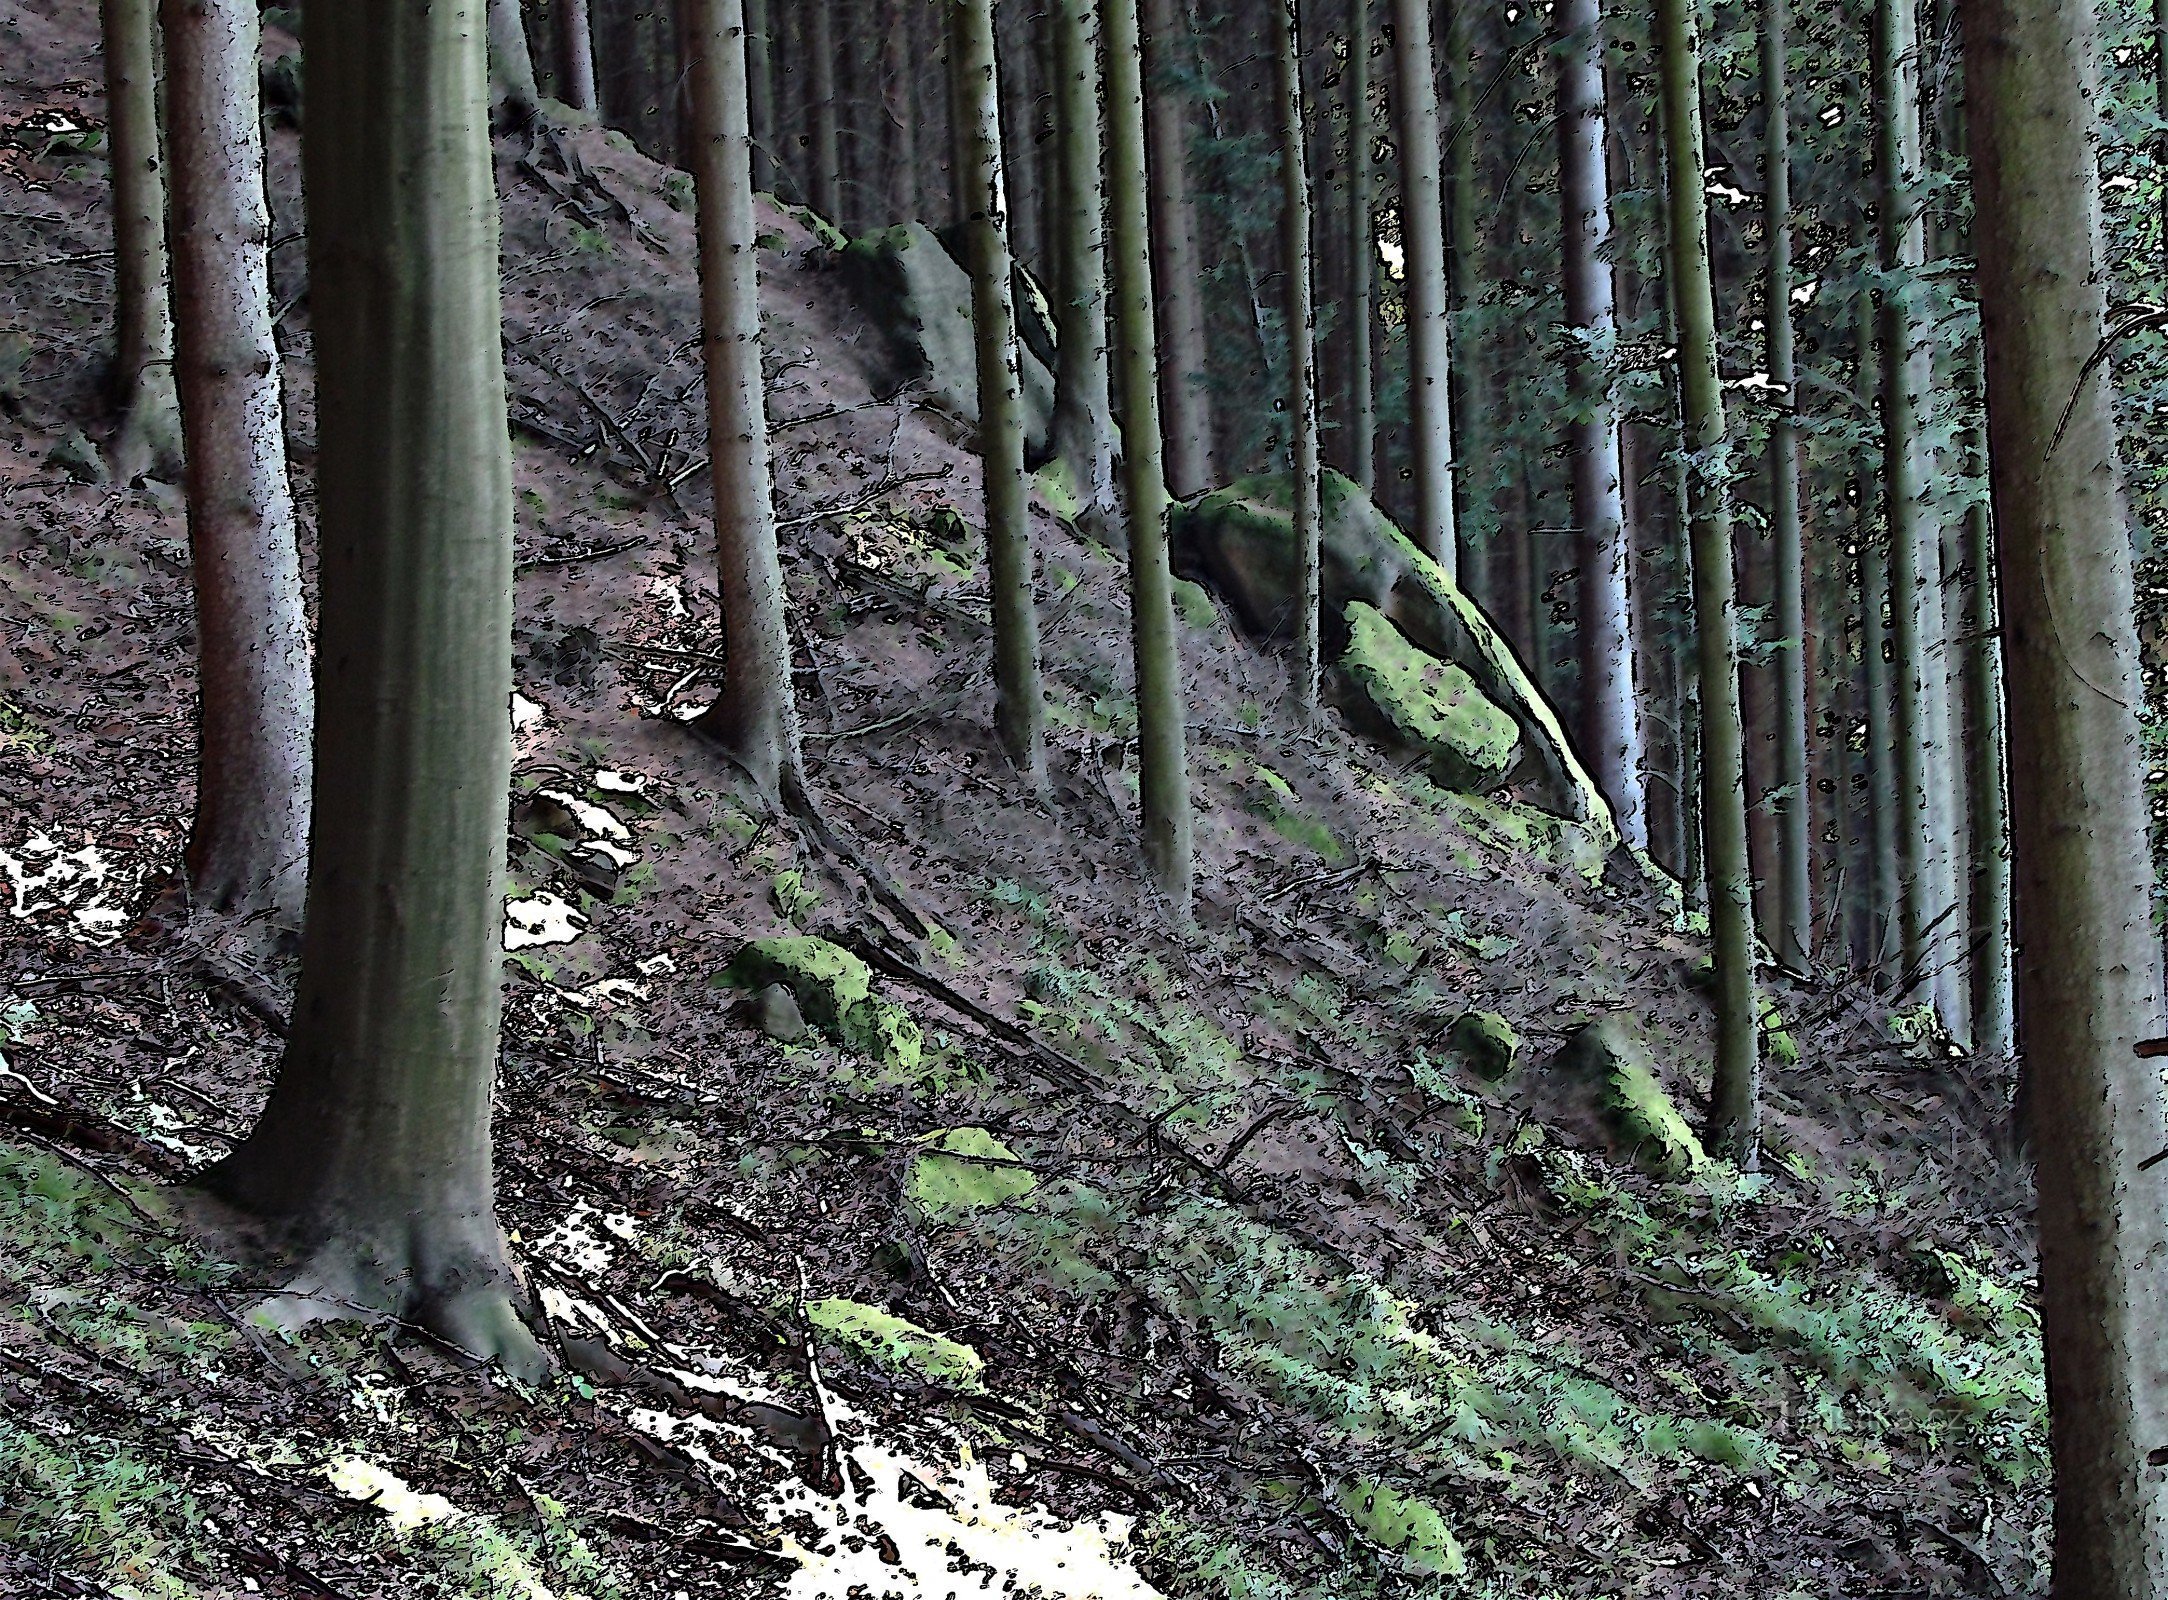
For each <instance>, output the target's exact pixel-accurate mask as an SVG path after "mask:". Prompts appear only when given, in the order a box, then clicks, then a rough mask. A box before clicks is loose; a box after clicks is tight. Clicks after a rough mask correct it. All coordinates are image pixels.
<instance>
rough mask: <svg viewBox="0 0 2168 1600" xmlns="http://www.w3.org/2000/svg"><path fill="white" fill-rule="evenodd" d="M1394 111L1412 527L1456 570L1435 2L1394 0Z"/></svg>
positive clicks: (1425, 545) (1449, 569)
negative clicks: (1432, 34)
mask: <svg viewBox="0 0 2168 1600" xmlns="http://www.w3.org/2000/svg"><path fill="white" fill-rule="evenodd" d="M1392 19H1393V108H1394V112H1395V117H1396V123H1397V128H1398V134H1399V140H1400V243H1401V250H1402V253H1403V255H1402V259H1403V262H1404V275H1403V277H1402V280H1401V282H1402V287H1403V292H1404V294H1405V296H1406V301H1407V319H1406V320H1407V328H1408V446H1409V454H1410V457H1411V461H1410V466H1411V468H1412V475H1413V480H1414V481H1413V488H1414V494H1415V515H1414V521H1413V527H1412V529H1411V530H1410V531H1412V532H1413V534H1414V535H1415V542H1416V543H1417V544H1419V545H1421V546H1422V547H1423V548H1424V549H1425V550H1427V551H1428V552H1430V554H1431V555H1433V556H1435V557H1436V558H1437V560H1438V563H1439V564H1440V565H1441V566H1443V567H1444V568H1445V570H1446V571H1447V572H1448V573H1455V572H1457V571H1458V570H1459V567H1460V551H1459V540H1458V539H1457V538H1456V537H1455V534H1454V520H1453V407H1452V348H1453V341H1452V323H1451V315H1452V313H1451V308H1450V307H1449V305H1448V304H1447V301H1446V290H1445V208H1444V195H1443V183H1444V175H1443V167H1442V156H1441V151H1440V148H1439V144H1438V83H1437V76H1436V75H1437V62H1436V58H1435V57H1434V56H1433V55H1432V53H1431V48H1430V0H1392Z"/></svg>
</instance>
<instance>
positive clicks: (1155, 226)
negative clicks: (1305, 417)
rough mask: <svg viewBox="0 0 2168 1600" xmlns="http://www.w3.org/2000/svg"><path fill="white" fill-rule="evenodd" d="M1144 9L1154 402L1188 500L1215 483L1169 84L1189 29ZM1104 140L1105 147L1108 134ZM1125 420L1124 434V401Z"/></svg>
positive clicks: (1173, 480) (1160, 7) (1194, 273)
mask: <svg viewBox="0 0 2168 1600" xmlns="http://www.w3.org/2000/svg"><path fill="white" fill-rule="evenodd" d="M1145 5H1146V8H1147V17H1148V22H1147V28H1146V36H1145V39H1144V47H1145V49H1146V51H1147V52H1148V53H1149V58H1150V69H1151V76H1150V81H1149V86H1148V89H1147V92H1146V95H1145V102H1144V111H1145V119H1146V123H1147V132H1148V134H1149V136H1150V141H1151V167H1150V184H1151V190H1150V215H1151V225H1152V235H1151V261H1152V265H1153V267H1154V269H1155V271H1156V274H1157V301H1156V320H1157V322H1158V324H1159V326H1160V354H1159V363H1158V365H1159V379H1158V382H1159V403H1160V407H1161V409H1162V411H1163V413H1164V416H1165V428H1166V436H1165V440H1164V448H1165V451H1166V470H1167V488H1168V489H1169V490H1170V491H1171V492H1172V493H1173V494H1174V496H1175V498H1177V499H1181V500H1187V499H1188V498H1190V497H1191V496H1192V495H1197V494H1202V493H1203V492H1204V491H1205V490H1206V489H1208V488H1210V487H1211V486H1212V482H1213V464H1212V399H1211V394H1210V392H1209V391H1208V390H1207V388H1206V387H1205V383H1206V374H1205V348H1204V290H1203V271H1204V268H1203V264H1202V262H1201V261H1200V260H1199V257H1198V249H1197V213H1196V207H1195V206H1194V205H1193V204H1192V202H1191V200H1190V192H1189V176H1190V175H1189V118H1188V115H1187V113H1186V102H1187V98H1188V96H1187V92H1186V91H1185V90H1184V89H1183V88H1181V87H1180V86H1178V85H1177V84H1176V83H1175V82H1174V81H1173V80H1174V78H1175V75H1176V74H1177V72H1178V71H1179V70H1180V61H1181V59H1182V57H1183V55H1184V53H1185V50H1184V41H1185V40H1186V38H1187V29H1186V28H1185V26H1184V23H1183V20H1182V8H1181V6H1180V4H1179V3H1178V0H1145ZM1111 115H1112V112H1111V111H1110V112H1109V116H1110V117H1111ZM1108 137H1109V142H1110V147H1111V141H1112V133H1111V131H1110V132H1109V136H1108ZM1110 160H1111V157H1110ZM1123 417H1124V426H1125V429H1126V425H1127V417H1128V411H1127V407H1126V403H1125V405H1124V410H1123Z"/></svg>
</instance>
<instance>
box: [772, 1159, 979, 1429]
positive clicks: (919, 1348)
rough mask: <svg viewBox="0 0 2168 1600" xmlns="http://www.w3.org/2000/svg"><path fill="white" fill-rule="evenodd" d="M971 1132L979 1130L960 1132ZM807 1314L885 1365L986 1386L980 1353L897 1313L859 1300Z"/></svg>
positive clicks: (951, 1382)
mask: <svg viewBox="0 0 2168 1600" xmlns="http://www.w3.org/2000/svg"><path fill="white" fill-rule="evenodd" d="M966 1131H969V1132H976V1131H978V1130H976V1129H971V1130H963V1129H959V1130H958V1132H966ZM805 1315H806V1320H807V1321H808V1322H810V1323H811V1324H812V1325H813V1326H814V1327H816V1328H818V1329H819V1330H820V1331H821V1332H823V1333H825V1334H827V1335H829V1336H830V1337H832V1338H834V1339H835V1340H837V1341H838V1342H839V1343H842V1344H844V1345H847V1346H849V1347H850V1348H851V1349H853V1350H855V1351H857V1352H858V1353H859V1354H861V1355H864V1356H867V1357H869V1358H871V1359H872V1360H874V1361H878V1362H880V1363H881V1364H882V1365H884V1366H889V1367H895V1368H898V1369H901V1370H904V1371H909V1372H916V1373H918V1374H919V1375H920V1376H921V1377H925V1378H930V1379H932V1380H933V1381H934V1382H936V1383H942V1384H947V1385H948V1386H949V1387H951V1388H955V1389H970V1390H977V1389H980V1388H982V1387H984V1385H983V1383H982V1381H981V1380H982V1379H983V1377H984V1375H985V1371H986V1361H985V1358H984V1357H983V1356H981V1355H980V1354H979V1353H978V1352H977V1351H976V1350H974V1349H972V1348H971V1347H970V1346H969V1345H967V1344H959V1343H957V1342H956V1341H955V1340H954V1339H951V1338H948V1337H946V1336H945V1335H943V1334H938V1333H934V1332H932V1331H930V1330H928V1329H926V1328H921V1327H920V1326H919V1325H918V1324H917V1323H915V1322H912V1321H910V1320H908V1319H907V1318H904V1317H899V1316H897V1315H896V1314H895V1313H894V1312H892V1311H886V1310H883V1309H882V1308H881V1307H879V1306H869V1305H866V1304H863V1303H862V1302H860V1301H857V1300H842V1299H828V1300H816V1301H814V1302H813V1303H812V1304H810V1305H808V1306H807V1307H806V1308H805Z"/></svg>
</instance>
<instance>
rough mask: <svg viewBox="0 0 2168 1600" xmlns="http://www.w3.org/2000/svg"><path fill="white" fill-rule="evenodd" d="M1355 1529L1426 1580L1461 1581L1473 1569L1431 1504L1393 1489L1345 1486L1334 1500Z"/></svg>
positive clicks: (1360, 1484) (1368, 1484) (1369, 1484)
mask: <svg viewBox="0 0 2168 1600" xmlns="http://www.w3.org/2000/svg"><path fill="white" fill-rule="evenodd" d="M1334 1498H1335V1499H1336V1500H1337V1501H1338V1503H1339V1506H1340V1511H1341V1514H1342V1515H1343V1516H1345V1517H1346V1518H1347V1519H1348V1521H1349V1522H1350V1523H1352V1524H1353V1525H1354V1527H1355V1528H1356V1530H1357V1531H1358V1532H1360V1533H1361V1534H1362V1536H1363V1537H1364V1538H1366V1539H1368V1540H1370V1542H1371V1543H1373V1544H1375V1545H1377V1546H1378V1547H1379V1548H1380V1549H1383V1550H1389V1551H1391V1552H1392V1553H1393V1554H1394V1555H1396V1556H1398V1557H1399V1558H1400V1559H1401V1561H1402V1562H1403V1563H1405V1564H1406V1566H1407V1567H1408V1568H1409V1570H1411V1571H1413V1572H1417V1573H1420V1574H1422V1575H1423V1576H1424V1577H1427V1578H1457V1577H1459V1576H1460V1575H1461V1574H1462V1573H1464V1572H1466V1571H1467V1570H1468V1558H1467V1557H1466V1556H1465V1555H1464V1554H1462V1552H1461V1548H1460V1541H1459V1540H1458V1539H1456V1538H1454V1537H1453V1530H1452V1529H1451V1528H1448V1527H1447V1526H1446V1525H1445V1518H1444V1517H1442V1516H1440V1515H1439V1514H1438V1508H1437V1507H1436V1506H1434V1505H1432V1504H1431V1503H1430V1502H1429V1501H1428V1500H1419V1499H1417V1498H1416V1497H1415V1496H1414V1495H1411V1494H1402V1493H1401V1492H1400V1491H1399V1490H1398V1489H1395V1488H1393V1487H1392V1486H1391V1485H1390V1484H1384V1483H1375V1482H1370V1481H1367V1480H1366V1481H1361V1482H1355V1483H1347V1484H1342V1485H1341V1487H1340V1492H1339V1493H1338V1494H1337V1495H1336V1496H1334Z"/></svg>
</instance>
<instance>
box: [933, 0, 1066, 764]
mask: <svg viewBox="0 0 2168 1600" xmlns="http://www.w3.org/2000/svg"><path fill="white" fill-rule="evenodd" d="M946 3H947V4H948V5H949V6H950V8H951V9H950V11H949V73H950V76H951V78H952V80H953V83H954V88H953V91H952V99H953V102H954V104H955V106H956V112H957V124H958V126H957V135H958V137H957V141H956V144H957V156H958V164H959V167H960V171H959V172H958V174H957V176H958V179H959V181H960V182H961V184H962V186H963V187H962V200H963V205H964V211H965V215H964V230H965V238H966V248H965V256H966V258H967V261H968V264H969V267H970V273H971V326H972V331H973V335H974V342H975V344H976V346H977V353H978V379H979V461H980V465H981V470H982V471H983V473H984V479H985V492H986V564H987V569H988V578H989V582H990V583H991V585H992V592H993V611H994V682H995V685H996V687H997V688H998V690H999V701H998V705H997V707H996V710H995V713H994V720H995V731H996V733H997V734H999V736H1000V739H1001V748H1002V750H1003V751H1004V752H1005V753H1006V754H1007V755H1008V758H1009V760H1010V761H1011V762H1012V763H1014V765H1015V767H1016V770H1017V771H1018V773H1020V774H1021V775H1022V776H1023V778H1024V780H1025V781H1026V782H1027V783H1028V784H1030V786H1031V787H1032V789H1033V790H1034V791H1036V790H1040V789H1043V788H1044V787H1045V786H1046V696H1045V693H1044V691H1043V690H1042V689H1041V687H1040V682H1039V620H1038V612H1037V610H1036V609H1035V608H1034V606H1033V604H1032V593H1031V585H1032V570H1031V568H1032V560H1031V498H1030V489H1029V486H1028V483H1027V481H1026V479H1025V477H1024V394H1023V383H1022V379H1021V378H1020V376H1019V374H1018V370H1017V348H1016V306H1015V302H1014V301H1013V300H1012V299H1011V294H1012V290H1011V285H1010V273H1011V270H1012V269H1011V264H1010V260H1009V241H1008V231H1007V219H1006V218H1005V217H1004V216H1003V215H1002V211H1001V89H1000V80H999V78H998V77H997V76H996V71H995V65H994V14H993V0H946Z"/></svg>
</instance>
